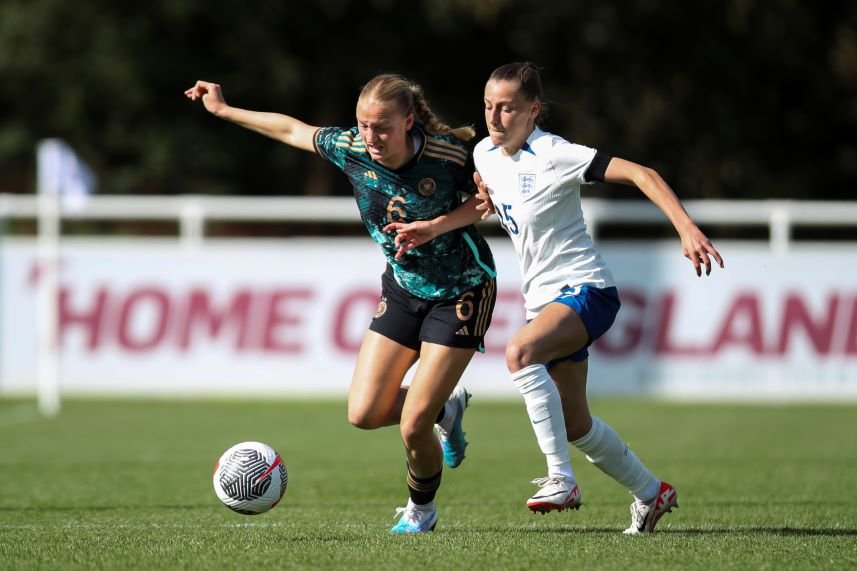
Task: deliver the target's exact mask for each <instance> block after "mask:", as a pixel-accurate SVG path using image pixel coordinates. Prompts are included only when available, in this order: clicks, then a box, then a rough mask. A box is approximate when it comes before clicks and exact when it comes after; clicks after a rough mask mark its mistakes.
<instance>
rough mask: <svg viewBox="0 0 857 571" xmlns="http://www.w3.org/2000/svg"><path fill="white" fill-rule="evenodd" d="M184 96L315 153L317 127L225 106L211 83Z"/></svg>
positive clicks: (200, 84) (223, 116)
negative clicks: (314, 144)
mask: <svg viewBox="0 0 857 571" xmlns="http://www.w3.org/2000/svg"><path fill="white" fill-rule="evenodd" d="M184 94H185V96H186V97H187V98H188V99H190V100H191V101H196V100H197V99H202V104H203V105H204V106H205V108H206V110H208V111H209V112H210V113H212V114H213V115H215V116H217V117H220V118H221V119H226V120H227V121H231V122H232V123H235V124H236V125H240V126H242V127H244V128H246V129H250V130H252V131H256V132H257V133H261V134H262V135H265V136H266V137H270V138H272V139H275V140H277V141H280V142H283V143H285V144H287V145H290V146H292V147H295V148H298V149H303V150H305V151H310V152H312V151H314V148H313V137H314V135H315V132H316V131H317V130H318V127H314V126H312V125H307V124H306V123H304V122H303V121H300V120H298V119H295V118H294V117H290V116H288V115H283V114H282V113H267V112H263V111H250V110H247V109H241V108H238V107H232V106H231V105H229V104H227V103H226V99H225V98H224V97H223V91H222V90H221V88H220V85H219V84H217V83H212V82H210V81H197V82H196V84H195V85H194V86H193V87H191V88H190V89H188V90H186V91H185V92H184Z"/></svg>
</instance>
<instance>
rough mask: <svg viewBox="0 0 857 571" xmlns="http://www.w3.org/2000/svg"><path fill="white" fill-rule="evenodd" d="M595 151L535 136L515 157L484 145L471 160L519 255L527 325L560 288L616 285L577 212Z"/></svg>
mask: <svg viewBox="0 0 857 571" xmlns="http://www.w3.org/2000/svg"><path fill="white" fill-rule="evenodd" d="M595 154H596V150H595V149H593V148H590V147H585V146H583V145H576V144H573V143H570V142H568V141H566V140H565V139H563V138H562V137H558V136H556V135H553V134H551V133H547V132H545V131H542V130H540V129H539V128H536V129H535V130H534V131H533V132H532V133H531V134H530V136H529V137H528V138H527V141H526V142H525V143H524V145H523V146H522V147H521V149H519V150H518V152H517V153H515V155H513V156H507V155H505V154H503V151H502V149H500V148H499V147H496V146H494V145H493V144H492V143H491V139H490V138H488V137H486V138H485V139H483V140H482V141H480V142H479V144H478V145H476V148H475V150H474V151H473V160H474V161H475V163H476V170H477V171H479V174H480V176H481V177H482V180H484V181H485V183H486V184H487V185H488V188H489V192H490V195H491V200H492V202H493V203H494V209H495V211H496V213H497V216H498V217H499V218H500V222H501V224H502V225H503V227H504V228H505V229H506V231H507V232H508V233H509V236H510V237H511V238H512V243H513V244H514V246H515V250H516V252H517V253H518V263H519V264H520V266H521V278H522V280H523V285H522V287H521V292H522V293H523V294H524V302H525V306H526V309H527V317H528V318H529V319H531V318H533V317H535V315H536V314H537V313H538V312H539V310H540V309H541V308H542V307H544V305H546V304H547V303H549V302H550V301H552V300H553V299H554V298H555V297H556V296H557V295H559V293H560V291H562V289H563V288H564V287H567V286H571V287H573V286H581V285H589V286H594V287H598V288H605V287H611V286H614V285H615V282H614V281H613V275H612V274H611V273H610V270H609V269H608V268H607V265H606V264H605V263H604V260H603V259H602V258H601V254H599V253H598V251H597V250H596V249H595V247H594V246H593V244H592V239H591V238H590V237H589V234H587V232H586V224H585V223H584V221H583V211H582V210H581V208H580V185H582V184H590V182H588V181H586V180H585V178H584V173H586V170H587V169H588V168H589V166H590V164H591V163H592V159H593V158H594V157H595Z"/></svg>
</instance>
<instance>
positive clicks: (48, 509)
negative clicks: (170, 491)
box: [0, 504, 217, 513]
mask: <svg viewBox="0 0 857 571" xmlns="http://www.w3.org/2000/svg"><path fill="white" fill-rule="evenodd" d="M211 507H212V505H211V504H184V505H179V504H172V505H155V504H137V505H124V506H118V505H117V506H33V507H20V506H0V513H2V512H12V513H14V512H19V513H27V512H109V511H116V510H141V509H158V510H198V509H203V508H211ZM213 507H217V506H213Z"/></svg>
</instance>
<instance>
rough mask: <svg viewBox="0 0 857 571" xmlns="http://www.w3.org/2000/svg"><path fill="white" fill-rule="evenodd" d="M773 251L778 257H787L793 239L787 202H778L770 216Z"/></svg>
mask: <svg viewBox="0 0 857 571" xmlns="http://www.w3.org/2000/svg"><path fill="white" fill-rule="evenodd" d="M768 224H769V234H770V243H771V251H772V252H773V253H774V255H775V256H777V257H780V258H781V257H785V256H786V254H788V251H789V241H790V240H791V215H790V214H789V209H788V207H787V206H786V205H785V204H776V205H774V206H773V208H772V209H771V214H770V218H769V222H768Z"/></svg>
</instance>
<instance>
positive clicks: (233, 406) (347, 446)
mask: <svg viewBox="0 0 857 571" xmlns="http://www.w3.org/2000/svg"><path fill="white" fill-rule="evenodd" d="M593 411H594V413H595V414H597V415H598V416H601V417H602V418H603V419H605V420H606V421H607V422H609V423H610V424H611V425H613V426H614V427H615V428H616V429H617V430H618V431H619V433H620V434H621V435H622V436H623V438H625V439H626V440H627V441H628V442H629V444H630V445H631V447H632V448H633V449H634V450H635V451H636V452H637V454H638V455H639V456H640V457H641V458H642V459H643V461H644V462H646V463H647V464H648V465H649V466H650V467H651V468H652V469H653V471H654V472H655V473H656V474H657V475H659V476H660V477H663V478H664V479H666V480H668V481H669V482H671V483H672V484H673V485H675V486H676V488H677V489H678V491H679V504H680V506H681V507H680V509H678V510H675V511H674V512H673V513H672V514H668V515H666V516H665V517H664V518H663V519H662V520H661V523H660V524H659V526H658V531H657V532H656V533H655V534H653V535H651V536H646V537H625V536H623V535H622V533H621V531H622V529H624V528H625V527H627V525H628V522H629V521H630V519H629V513H628V505H629V503H630V500H631V498H630V496H629V495H628V493H627V492H626V491H624V490H622V489H621V488H620V487H619V486H618V484H616V483H614V482H613V481H612V480H610V479H609V478H608V477H606V476H605V475H603V474H601V473H600V472H599V471H598V470H597V469H595V468H593V467H592V466H591V465H589V463H588V462H586V460H585V459H584V458H583V457H582V455H581V454H580V453H579V452H576V451H574V450H573V451H572V461H573V463H574V467H575V470H576V472H577V476H578V481H579V483H580V486H581V490H582V492H583V502H584V505H583V507H582V508H581V509H580V511H578V512H563V513H552V514H548V515H546V516H535V515H531V514H530V513H529V512H528V511H527V510H526V508H525V506H524V501H525V500H526V498H527V497H528V496H529V495H530V494H531V493H532V491H533V490H534V487H533V486H532V485H531V484H530V483H529V481H530V480H531V479H532V478H535V477H539V476H543V475H544V472H545V468H544V462H543V459H542V457H541V454H540V453H539V452H538V448H537V446H536V443H535V438H534V436H533V434H532V430H531V428H530V427H529V425H528V421H527V417H526V414H525V411H524V407H523V404H522V403H520V402H517V401H513V402H490V401H484V400H481V399H480V398H479V396H478V395H477V396H476V397H475V398H474V399H473V401H472V403H471V407H470V409H469V410H468V413H467V415H466V416H465V422H464V425H465V430H466V431H467V433H468V439H469V440H470V443H471V444H470V448H468V451H467V459H466V460H465V462H464V463H463V464H462V466H461V467H460V468H458V469H456V470H449V469H447V470H445V471H444V476H443V485H442V487H441V490H440V493H439V496H438V503H439V509H440V512H439V517H440V519H439V522H438V527H437V530H436V531H435V532H434V533H431V534H424V535H420V536H405V537H402V536H393V535H390V534H389V533H388V529H389V528H390V527H391V526H392V525H393V524H394V523H395V520H394V519H393V515H394V508H395V507H396V506H400V505H404V503H405V501H406V498H407V491H406V488H405V482H404V468H405V465H404V455H403V453H402V449H401V443H400V440H399V436H398V431H397V430H396V428H394V427H393V428H387V429H382V430H378V431H372V432H365V431H361V430H358V429H356V428H353V427H351V426H350V425H349V424H348V423H347V422H346V420H345V404H344V402H338V401H337V402H333V401H306V400H299V401H266V402H211V401H203V402H158V401H156V402H152V401H68V402H65V403H64V409H63V411H62V413H61V415H60V416H59V417H58V418H56V419H52V420H46V419H41V418H39V417H38V416H37V415H36V413H35V406H34V405H33V404H32V403H27V402H20V401H0V450H2V454H0V569H75V568H81V569H83V568H86V569H90V568H100V569H127V568H135V569H149V568H152V569H155V568H158V569H250V568H261V567H266V568H303V569H397V570H398V569H443V570H450V569H530V570H532V569H559V568H584V569H598V568H601V569H670V568H671V569H763V568H768V569H805V568H827V569H831V568H842V569H844V568H854V567H855V566H857V406H853V405H842V406H822V405H813V406H791V405H790V406H773V405H771V406H755V405H753V406H751V405H740V406H727V405H689V404H668V403H653V402H641V401H613V400H603V401H595V403H594V405H593ZM243 440H260V441H263V442H266V443H268V444H270V445H272V446H274V447H275V448H276V449H277V450H278V451H279V452H280V453H281V455H282V456H283V458H284V459H285V461H286V463H287V465H288V469H289V487H288V490H287V491H286V495H285V497H284V499H283V501H282V502H281V503H280V505H279V506H277V507H276V508H275V509H274V510H273V511H271V512H269V513H267V514H263V515H260V516H241V515H238V514H235V513H233V512H231V511H230V510H228V509H227V508H225V507H223V506H222V505H221V504H220V503H219V501H218V500H217V498H216V497H215V495H214V492H213V489H212V486H211V472H212V468H213V466H214V462H215V460H216V459H217V457H218V456H219V455H220V454H221V453H222V452H223V451H224V450H225V449H226V448H228V447H229V446H231V445H232V444H235V443H237V442H240V441H243Z"/></svg>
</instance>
